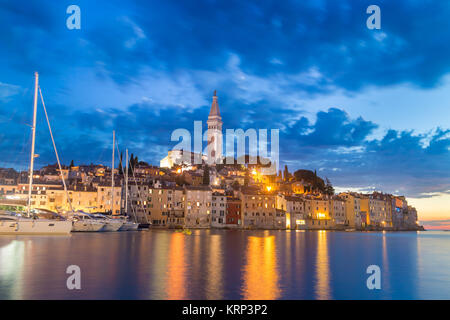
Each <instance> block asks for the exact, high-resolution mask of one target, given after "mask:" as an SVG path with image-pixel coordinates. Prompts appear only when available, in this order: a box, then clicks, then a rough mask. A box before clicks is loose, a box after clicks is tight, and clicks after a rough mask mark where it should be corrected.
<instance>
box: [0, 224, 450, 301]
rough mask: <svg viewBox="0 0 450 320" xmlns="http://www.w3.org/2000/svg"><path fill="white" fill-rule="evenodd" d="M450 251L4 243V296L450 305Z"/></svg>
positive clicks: (402, 239) (218, 234)
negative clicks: (76, 274)
mask: <svg viewBox="0 0 450 320" xmlns="http://www.w3.org/2000/svg"><path fill="white" fill-rule="evenodd" d="M449 252H450V232H438V231H432V232H431V231H430V232H397V233H388V232H386V233H383V232H365V233H361V232H332V231H301V232H299V231H267V230H265V231H263V230H262V231H241V230H193V231H192V234H191V235H187V234H183V233H178V232H174V231H171V230H149V231H136V232H110V233H106V232H103V233H100V232H97V233H74V234H71V235H69V236H0V299H450V254H449ZM71 265H75V266H78V267H79V268H80V271H81V274H80V279H81V282H80V283H81V289H80V290H77V289H74V290H69V289H68V287H67V284H66V282H67V279H68V277H70V275H71V274H68V273H66V271H67V268H68V267H69V266H71ZM371 265H376V266H379V267H380V271H381V273H380V276H381V282H380V284H381V288H380V289H373V290H369V289H368V287H367V279H368V278H369V277H370V274H368V273H367V268H368V266H371Z"/></svg>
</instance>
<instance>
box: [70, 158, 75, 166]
mask: <svg viewBox="0 0 450 320" xmlns="http://www.w3.org/2000/svg"><path fill="white" fill-rule="evenodd" d="M73 167H75V165H74V163H73V160H72V161H70V168H73Z"/></svg>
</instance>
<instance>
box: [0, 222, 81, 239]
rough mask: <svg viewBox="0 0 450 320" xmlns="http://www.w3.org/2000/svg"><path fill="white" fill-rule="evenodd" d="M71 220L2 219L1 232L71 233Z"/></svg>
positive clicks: (0, 223)
mask: <svg viewBox="0 0 450 320" xmlns="http://www.w3.org/2000/svg"><path fill="white" fill-rule="evenodd" d="M71 230H72V222H71V221H59V220H46V219H21V218H19V219H17V220H14V221H0V234H57V235H64V234H70V231H71Z"/></svg>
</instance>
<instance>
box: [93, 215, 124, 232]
mask: <svg viewBox="0 0 450 320" xmlns="http://www.w3.org/2000/svg"><path fill="white" fill-rule="evenodd" d="M92 217H93V218H94V219H96V220H98V221H100V222H102V223H104V226H103V229H102V230H101V231H118V230H119V229H120V227H122V225H123V221H121V219H111V218H109V217H107V216H105V215H103V214H93V215H92Z"/></svg>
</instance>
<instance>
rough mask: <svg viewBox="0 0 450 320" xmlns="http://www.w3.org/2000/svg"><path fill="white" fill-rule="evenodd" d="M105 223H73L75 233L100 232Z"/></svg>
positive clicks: (87, 221)
mask: <svg viewBox="0 0 450 320" xmlns="http://www.w3.org/2000/svg"><path fill="white" fill-rule="evenodd" d="M104 225H105V224H104V223H100V222H98V221H89V220H80V221H73V226H72V231H73V232H98V231H100V230H102V229H103V227H104Z"/></svg>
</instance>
